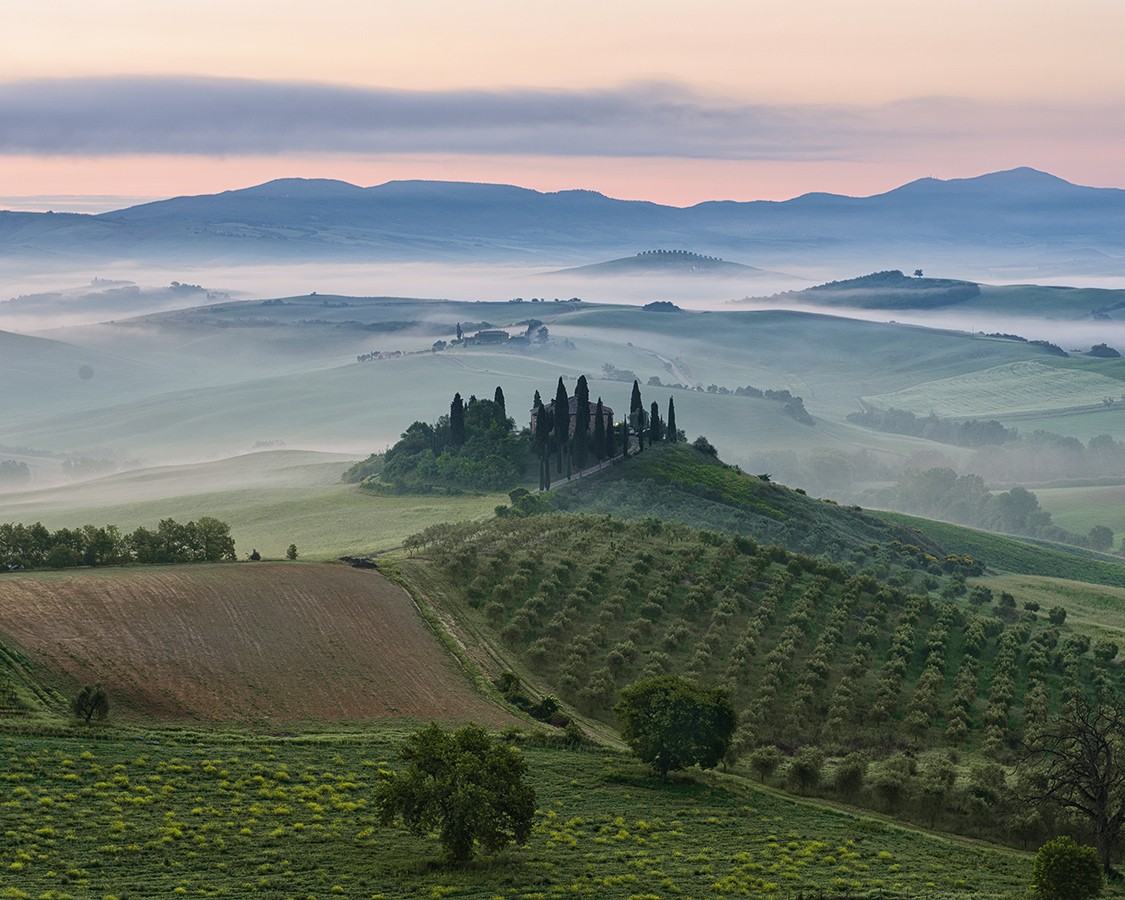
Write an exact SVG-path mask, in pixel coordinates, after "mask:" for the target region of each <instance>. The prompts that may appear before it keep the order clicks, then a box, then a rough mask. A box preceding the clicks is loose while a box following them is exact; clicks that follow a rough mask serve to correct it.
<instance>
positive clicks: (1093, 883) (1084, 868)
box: [1031, 835, 1105, 900]
mask: <svg viewBox="0 0 1125 900" xmlns="http://www.w3.org/2000/svg"><path fill="white" fill-rule="evenodd" d="M1104 887H1105V878H1104V876H1103V875H1102V870H1101V868H1100V867H1099V865H1098V853H1097V851H1096V850H1095V849H1094V848H1093V847H1086V846H1083V845H1081V844H1077V843H1075V842H1074V840H1073V839H1072V838H1069V837H1067V836H1066V835H1063V836H1062V837H1057V838H1055V839H1054V840H1053V841H1047V843H1045V844H1044V845H1043V846H1042V847H1040V848H1039V852H1038V853H1036V854H1035V862H1034V863H1033V864H1032V868H1031V893H1032V896H1034V897H1038V898H1041V900H1086V898H1087V897H1096V896H1098V894H1100V893H1101V892H1102V888H1104Z"/></svg>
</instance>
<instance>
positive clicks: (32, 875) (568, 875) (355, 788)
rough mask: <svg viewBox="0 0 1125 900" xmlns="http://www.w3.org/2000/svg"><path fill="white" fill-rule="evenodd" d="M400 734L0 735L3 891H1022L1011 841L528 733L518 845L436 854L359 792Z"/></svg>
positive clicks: (616, 899)
mask: <svg viewBox="0 0 1125 900" xmlns="http://www.w3.org/2000/svg"><path fill="white" fill-rule="evenodd" d="M404 734H405V732H404V731H403V730H401V729H390V728H386V727H379V728H373V729H372V728H368V729H364V730H363V731H357V732H354V733H338V734H310V735H304V736H299V737H270V736H261V735H252V734H234V733H231V734H222V733H216V732H205V733H204V732H199V731H190V730H184V729H175V730H172V729H166V730H157V729H151V730H148V729H144V730H142V729H115V730H114V731H113V732H111V733H100V734H99V735H98V736H97V738H96V739H91V738H90V737H88V736H86V735H83V734H80V733H77V732H74V733H66V732H59V733H53V734H51V733H48V734H41V735H27V734H18V733H12V732H5V733H0V764H2V765H3V768H4V772H5V777H6V779H7V783H8V785H9V790H8V793H7V797H6V801H5V809H4V814H5V815H4V823H5V829H6V832H7V837H6V840H5V842H4V844H3V846H2V847H0V895H3V896H6V897H11V898H28V897H45V896H50V897H67V896H69V897H81V896H96V897H103V896H116V897H121V898H140V897H151V896H158V895H159V896H170V895H176V894H184V895H187V896H218V897H290V896H301V897H306V896H308V897H313V896H315V897H329V896H344V897H376V898H397V897H420V896H424V897H457V898H468V900H493V898H511V900H516V898H527V897H591V898H610V900H627V898H638V897H668V896H682V897H701V896H711V897H736V896H745V895H747V894H751V895H757V894H762V893H764V894H766V895H774V896H780V897H784V896H786V895H788V896H791V897H792V896H796V894H795V893H794V892H797V891H804V892H814V891H824V892H826V893H824V894H818V895H817V896H840V895H841V894H842V893H845V892H846V895H847V896H849V897H853V898H862V897H871V898H876V897H919V898H922V897H925V898H931V900H933V898H954V897H968V896H972V897H978V898H1012V897H1018V896H1020V895H1021V892H1022V891H1023V890H1024V885H1025V884H1026V882H1027V878H1028V875H1027V873H1028V871H1029V862H1030V861H1029V858H1028V857H1027V856H1026V855H1025V854H1019V853H1016V852H1013V851H1009V850H1004V849H1001V848H992V847H987V848H986V847H982V846H980V845H979V844H970V843H968V842H964V841H958V840H953V839H949V838H945V837H940V836H934V835H928V834H925V833H922V832H920V831H916V830H910V829H905V828H901V827H897V826H895V825H891V824H888V823H886V822H884V821H880V820H877V819H870V818H862V817H858V816H855V815H853V814H851V813H849V812H844V811H841V810H838V809H832V808H829V807H827V806H824V805H816V804H812V803H808V802H801V801H794V800H792V799H789V798H785V797H783V796H779V795H778V793H777V792H775V791H772V790H769V789H763V788H759V787H757V786H755V785H752V784H748V783H746V782H744V781H742V780H736V779H733V778H728V777H723V776H712V777H699V778H691V779H683V780H671V781H668V782H663V783H662V782H659V781H656V780H653V779H651V778H649V777H647V775H645V773H643V772H642V770H641V768H640V767H639V766H637V765H636V764H635V763H632V762H630V761H628V760H627V759H625V758H624V757H622V756H621V755H620V754H617V753H613V752H610V751H604V750H592V749H582V750H569V749H564V748H561V747H550V746H546V747H544V746H536V744H535V742H532V743H530V745H529V746H526V747H525V748H524V750H523V755H524V756H525V758H526V759H527V761H528V764H529V768H530V781H531V783H532V784H533V786H534V788H535V790H536V792H537V794H538V801H539V802H538V807H539V811H538V813H537V814H536V817H535V824H534V829H533V831H532V835H531V840H530V842H529V844H528V846H527V847H525V848H520V849H517V850H513V851H509V852H507V853H505V854H503V855H502V856H500V857H499V858H498V859H496V860H482V861H480V862H478V863H476V864H473V865H470V866H468V867H466V868H450V867H446V866H443V865H441V863H440V860H441V853H440V847H439V845H438V843H437V841H436V840H434V839H433V838H422V839H419V838H415V837H412V836H410V835H408V834H406V833H405V832H404V831H403V830H401V829H397V828H385V827H382V826H381V824H380V822H379V820H378V815H377V813H376V811H375V809H374V807H373V805H372V804H371V802H370V799H369V798H370V796H371V794H372V792H373V790H374V786H375V784H376V782H377V780H378V773H379V772H380V771H383V770H386V769H388V768H395V767H397V766H398V765H399V762H398V752H399V748H400V746H401V744H402V740H403V737H404ZM806 896H808V893H806Z"/></svg>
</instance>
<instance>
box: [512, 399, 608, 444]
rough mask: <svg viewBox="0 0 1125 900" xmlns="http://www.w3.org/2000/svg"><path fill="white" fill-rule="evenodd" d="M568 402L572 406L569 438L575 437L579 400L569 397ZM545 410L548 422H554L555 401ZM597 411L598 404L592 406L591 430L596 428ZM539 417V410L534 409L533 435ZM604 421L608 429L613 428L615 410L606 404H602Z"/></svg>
mask: <svg viewBox="0 0 1125 900" xmlns="http://www.w3.org/2000/svg"><path fill="white" fill-rule="evenodd" d="M567 402H568V403H569V404H570V433H569V434H568V435H567V436H568V437H573V436H574V425H575V422H576V421H577V419H578V398H577V397H569V398H567ZM543 408H544V409H545V410H546V411H547V418H548V421H553V420H554V415H555V401H554V400H552V401H551V402H550V403H548V404H547V405H546V406H545V407H543ZM597 409H598V405H597V404H596V403H591V404H590V428H591V429H593V427H594V417H595V416H596V415H597ZM537 416H538V410H535V409H533V410H532V411H531V433H532V434H534V433H535V420H536V418H537ZM602 419H603V421H604V422H605V427H606V428H607V429H609V428H612V427H613V408H612V407H609V406H606V405H605V404H604V403H603V404H602Z"/></svg>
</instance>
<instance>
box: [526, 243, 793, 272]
mask: <svg viewBox="0 0 1125 900" xmlns="http://www.w3.org/2000/svg"><path fill="white" fill-rule="evenodd" d="M548 274H550V275H577V276H583V277H588V278H604V277H616V276H628V275H638V276H639V275H671V276H685V277H692V278H706V277H709V276H717V277H722V278H753V277H755V276H759V275H776V274H777V273H775V272H764V271H763V270H762V269H756V268H754V267H753V266H747V265H743V264H742V263H736V262H730V261H729V260H725V259H719V258H718V257H716V256H704V255H703V254H700V253H692V252H691V251H689V250H645V251H642V252H640V253H637V254H636V255H635V256H623V257H621V258H620V259H611V260H607V261H606V262H600V263H592V264H590V265H586V266H577V267H574V268H570V269H559V270H558V271H556V272H550V273H548Z"/></svg>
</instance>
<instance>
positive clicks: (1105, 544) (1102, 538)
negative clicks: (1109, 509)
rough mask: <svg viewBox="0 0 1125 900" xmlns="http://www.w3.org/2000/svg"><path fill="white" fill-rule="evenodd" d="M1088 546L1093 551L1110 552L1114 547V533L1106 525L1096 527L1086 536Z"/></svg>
mask: <svg viewBox="0 0 1125 900" xmlns="http://www.w3.org/2000/svg"><path fill="white" fill-rule="evenodd" d="M1086 545H1087V546H1088V547H1089V548H1090V549H1091V550H1102V551H1106V550H1109V549H1110V548H1111V547H1112V546H1113V532H1112V531H1111V530H1110V529H1109V528H1107V527H1106V526H1105V525H1095V526H1094V527H1093V528H1091V529H1090V532H1089V533H1088V534H1087V535H1086Z"/></svg>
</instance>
